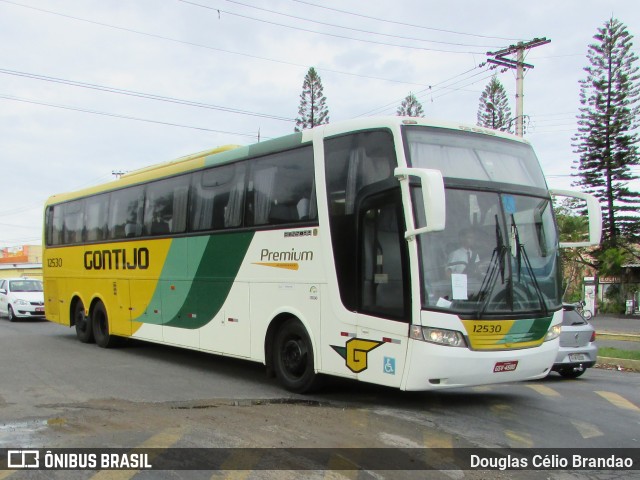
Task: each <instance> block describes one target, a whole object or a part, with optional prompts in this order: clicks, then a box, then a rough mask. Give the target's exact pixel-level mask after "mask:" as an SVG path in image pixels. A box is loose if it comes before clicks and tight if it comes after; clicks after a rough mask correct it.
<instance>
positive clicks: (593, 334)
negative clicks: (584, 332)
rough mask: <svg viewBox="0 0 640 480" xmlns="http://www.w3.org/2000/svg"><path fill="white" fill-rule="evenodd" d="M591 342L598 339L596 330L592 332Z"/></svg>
mask: <svg viewBox="0 0 640 480" xmlns="http://www.w3.org/2000/svg"><path fill="white" fill-rule="evenodd" d="M589 341H590V342H591V343H593V342H595V341H596V332H595V330H594V331H593V333H592V334H591V340H589Z"/></svg>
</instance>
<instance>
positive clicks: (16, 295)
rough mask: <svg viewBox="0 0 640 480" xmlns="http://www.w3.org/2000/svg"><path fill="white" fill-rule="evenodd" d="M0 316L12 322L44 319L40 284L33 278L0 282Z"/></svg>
mask: <svg viewBox="0 0 640 480" xmlns="http://www.w3.org/2000/svg"><path fill="white" fill-rule="evenodd" d="M0 315H1V316H4V317H8V318H9V320H10V321H12V322H14V321H15V320H17V319H19V318H44V293H43V292H42V282H41V281H40V280H36V279H33V278H8V279H3V280H0Z"/></svg>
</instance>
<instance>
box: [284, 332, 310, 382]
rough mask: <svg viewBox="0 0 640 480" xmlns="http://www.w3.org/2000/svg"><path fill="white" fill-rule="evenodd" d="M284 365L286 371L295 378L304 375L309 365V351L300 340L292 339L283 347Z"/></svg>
mask: <svg viewBox="0 0 640 480" xmlns="http://www.w3.org/2000/svg"><path fill="white" fill-rule="evenodd" d="M282 363H283V364H284V367H285V368H286V370H287V371H288V372H289V373H291V374H292V375H295V376H297V377H298V376H300V375H302V373H304V370H305V368H306V364H307V351H306V348H305V346H304V343H303V342H301V341H300V340H299V339H290V340H288V341H287V342H286V343H285V344H284V345H283V347H282Z"/></svg>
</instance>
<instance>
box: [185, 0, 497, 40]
mask: <svg viewBox="0 0 640 480" xmlns="http://www.w3.org/2000/svg"><path fill="white" fill-rule="evenodd" d="M178 1H180V2H183V3H189V4H192V5H198V4H196V3H194V2H191V1H187V0H178ZM224 1H225V2H228V3H233V4H235V5H241V6H243V7H247V8H253V9H255V10H259V11H261V12H267V13H271V14H274V15H280V16H283V17H287V18H293V19H295V20H302V21H304V22H311V23H315V24H318V25H323V26H326V27H333V28H341V29H344V30H350V31H352V32H359V33H366V34H368V35H379V36H382V37H389V38H399V39H401V40H410V41H418V42H428V43H440V44H443V45H455V46H459V47H483V48H496V46H495V45H478V44H469V43H459V42H445V41H443V40H427V39H424V38H415V37H407V36H403V35H393V34H389V33H381V32H374V31H372V30H364V29H361V28H354V27H345V26H343V25H336V24H334V23H329V22H321V21H319V20H313V19H310V18H304V17H298V16H296V15H291V14H288V13H282V12H276V11H275V10H270V9H268V8H262V7H256V6H255V5H249V4H246V3H242V2H238V1H236V0H224ZM198 6H202V7H204V6H203V5H198ZM204 8H211V9H213V10H217V11H218V12H222V11H223V10H219V9H217V8H213V7H204ZM225 13H229V12H225ZM247 18H250V17H247ZM253 20H257V21H262V20H260V19H253Z"/></svg>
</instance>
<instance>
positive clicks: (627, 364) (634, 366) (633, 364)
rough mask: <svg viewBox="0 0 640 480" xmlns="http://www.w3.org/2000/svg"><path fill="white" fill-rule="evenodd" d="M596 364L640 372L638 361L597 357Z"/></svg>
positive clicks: (639, 361)
mask: <svg viewBox="0 0 640 480" xmlns="http://www.w3.org/2000/svg"><path fill="white" fill-rule="evenodd" d="M596 363H599V364H609V365H619V366H621V367H624V368H629V369H631V370H636V371H640V360H628V359H626V358H611V357H600V356H598V358H597V359H596Z"/></svg>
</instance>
